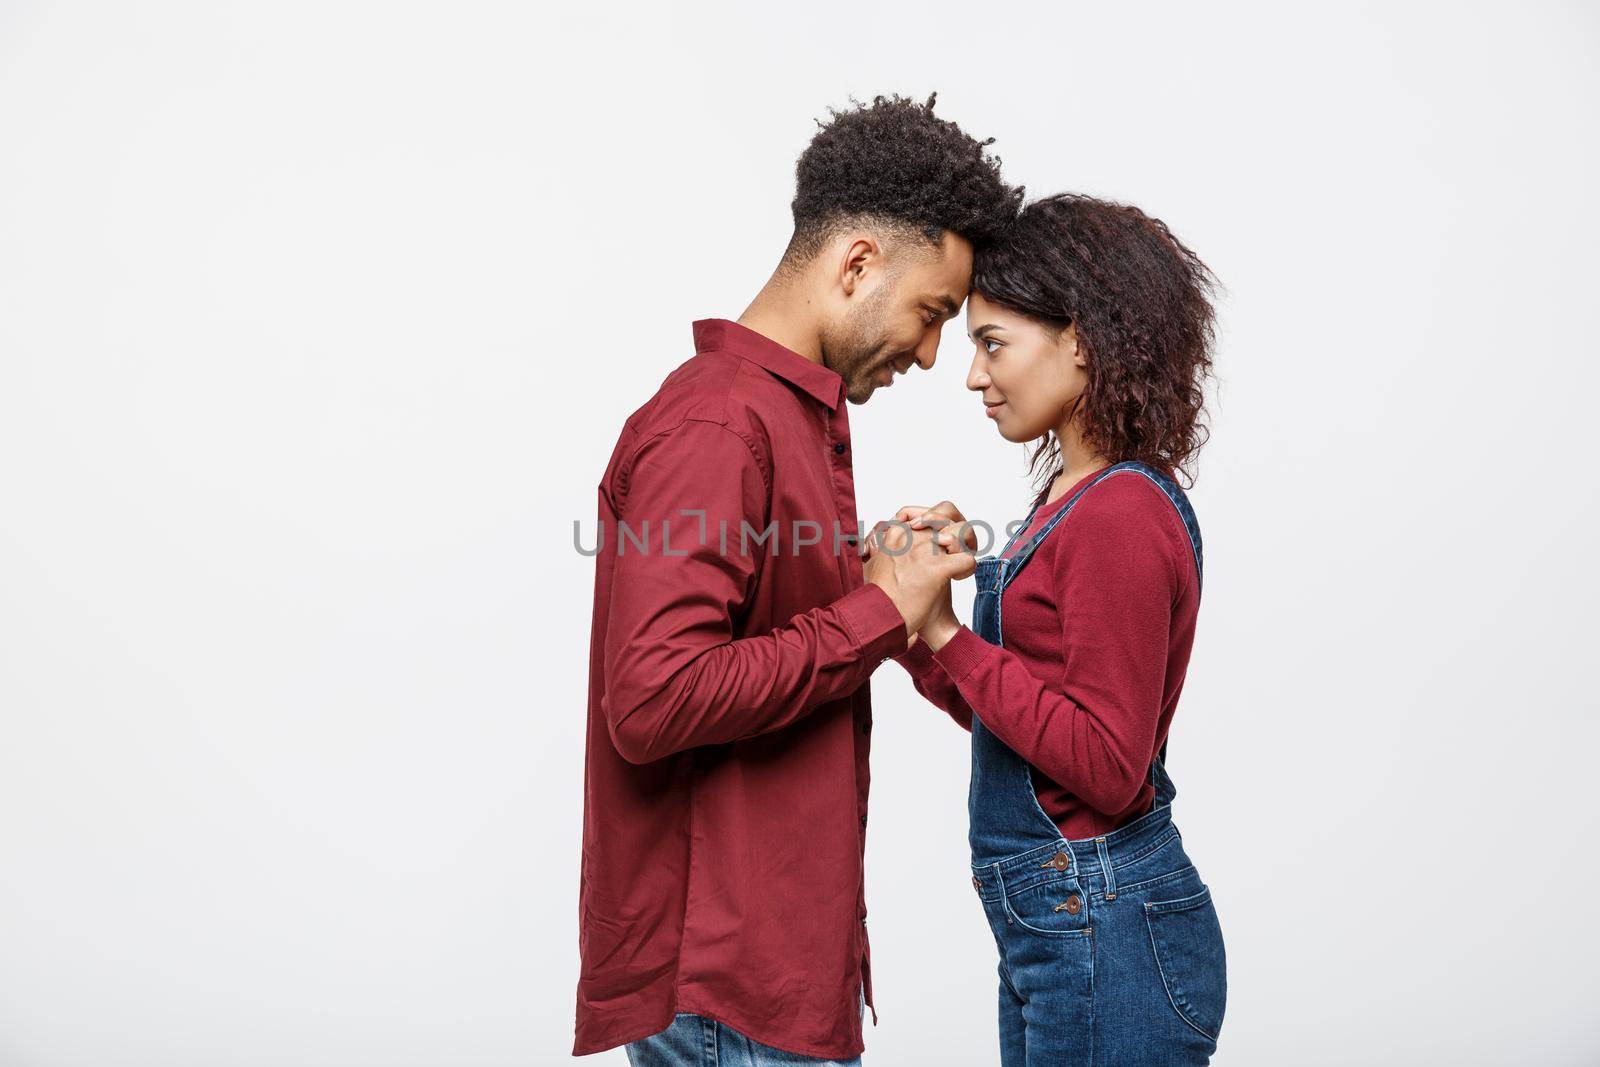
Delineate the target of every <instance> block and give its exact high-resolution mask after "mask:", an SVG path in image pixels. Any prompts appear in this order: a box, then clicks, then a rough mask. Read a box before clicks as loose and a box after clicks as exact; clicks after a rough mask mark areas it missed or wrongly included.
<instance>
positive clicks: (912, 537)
mask: <svg viewBox="0 0 1600 1067" xmlns="http://www.w3.org/2000/svg"><path fill="white" fill-rule="evenodd" d="M908 525H909V523H906V522H904V521H902V520H898V519H897V520H895V522H893V523H884V522H881V523H879V524H878V525H877V526H875V527H873V530H872V533H871V534H870V535H869V536H868V538H867V544H866V545H865V551H866V555H867V561H866V565H865V572H866V579H867V581H869V582H872V583H873V584H875V585H877V586H878V587H879V588H881V589H882V590H883V591H884V592H885V593H887V594H888V595H889V599H890V600H892V601H894V606H895V607H896V608H898V609H899V610H900V616H901V618H903V619H905V621H906V631H907V635H908V639H907V644H906V647H908V648H909V647H910V636H909V635H911V634H914V633H916V632H917V631H919V630H921V629H923V627H924V626H926V625H927V624H928V622H929V620H930V619H933V618H935V617H936V616H938V617H940V618H941V619H943V620H945V621H946V622H948V620H950V619H953V618H954V617H955V613H954V611H952V610H948V608H949V603H950V582H951V581H952V580H953V579H956V578H965V577H967V576H968V575H970V574H972V572H973V571H974V570H975V569H976V568H977V563H976V560H975V557H974V556H973V555H972V553H971V552H970V551H963V550H962V549H960V548H956V549H955V550H954V551H951V550H950V548H949V547H948V546H947V545H944V544H941V543H940V542H939V536H940V534H936V533H935V532H934V531H933V530H931V529H929V528H926V527H924V528H921V529H918V530H915V531H912V530H909V529H907V526H908ZM943 536H944V537H945V538H946V539H947V540H948V542H949V544H950V545H952V546H953V545H954V544H955V543H956V538H955V535H954V532H953V531H952V532H948V533H943ZM951 632H954V631H953V630H951ZM947 639H948V637H946V640H947ZM943 643H944V642H943V641H941V642H940V644H941V645H942V644H943Z"/></svg>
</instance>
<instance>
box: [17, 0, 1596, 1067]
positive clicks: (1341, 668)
mask: <svg viewBox="0 0 1600 1067" xmlns="http://www.w3.org/2000/svg"><path fill="white" fill-rule="evenodd" d="M1109 7H1110V5H1105V4H1096V5H1087V4H1085V5H1078V4H1063V3H1054V4H1048V5H1040V6H1039V7H1037V8H1020V7H1010V6H1007V5H1001V4H968V5H954V4H932V3H918V4H915V5H909V4H908V5H904V6H901V7H899V8H897V9H891V8H888V7H882V8H880V7H876V6H873V5H829V4H819V5H811V6H806V5H798V4H788V5H781V6H780V5H770V4H766V5H742V6H732V5H730V6H727V7H723V8H716V9H713V8H707V7H703V6H701V7H697V8H695V9H693V10H691V9H689V8H687V7H685V6H683V5H678V4H670V5H668V4H652V5H648V6H640V7H637V8H632V9H623V8H619V7H615V6H613V5H565V6H563V7H557V8H554V9H551V8H536V7H535V6H533V5H506V6H480V5H469V4H451V5H444V4H439V5H433V6H420V5H409V4H393V3H385V4H376V3H374V4H366V5H360V6H352V5H342V4H304V5H302V4H286V3H272V4H265V3H263V4H259V5H255V6H246V5H220V4H214V3H195V4H191V5H187V6H181V5H169V4H161V5H138V6H137V8H135V6H134V5H120V4H109V3H108V4H82V5H75V4H30V3H19V2H16V0H9V2H7V3H5V4H4V5H3V6H0V714H3V735H0V1064H3V1065H4V1067H60V1065H84V1067H88V1065H95V1067H105V1065H152V1067H187V1065H195V1067H223V1065H228V1067H232V1065H258V1064H259V1065H274V1067H277V1065H295V1067H299V1065H306V1067H313V1065H315V1067H321V1065H328V1067H345V1065H351V1067H354V1065H375V1067H378V1065H381V1067H404V1065H419V1067H423V1065H425V1067H435V1065H437V1067H489V1065H522V1064H545V1063H557V1064H558V1063H562V1062H567V1054H568V1051H569V1050H570V1047H571V1040H572V1018H573V991H574V984H575V981H576V976H577V931H576V916H577V906H576V893H577V888H578V857H579V833H580V802H581V796H580V779H581V773H582V752H583V735H584V721H585V692H586V678H585V674H584V665H585V662H586V656H587V650H588V635H589V612H590V600H591V596H592V580H593V562H592V560H590V559H587V558H583V557H580V556H578V555H577V554H576V552H575V551H574V550H573V547H572V537H573V533H572V523H573V520H574V519H579V520H582V521H583V522H584V523H585V524H586V528H588V529H591V530H592V524H593V522H594V517H595V503H596V501H595V487H596V484H597V483H598V480H599V477H600V474H601V472H602V470H603V468H604V466H605V463H606V460H607V457H608V456H609V454H610V451H611V448H612V445H613V443H614V440H615V435H616V432H617V430H618V428H619V427H620V426H621V423H622V421H623V419H624V418H625V417H626V416H627V414H628V413H629V412H630V411H632V410H633V409H634V408H635V407H637V406H638V405H639V404H640V403H642V402H643V401H644V400H645V399H646V398H647V397H648V396H649V395H650V394H651V393H652V391H653V390H654V388H655V386H656V385H657V383H658V382H659V381H660V380H661V378H662V377H664V376H665V375H666V373H667V372H668V371H670V370H671V369H672V368H673V367H674V366H676V365H677V364H678V363H679V362H681V361H682V360H683V359H686V358H688V356H689V355H691V354H692V348H691V343H690V330H689V324H690V322H691V321H692V320H693V319H695V318H700V317H706V316H716V315H722V316H728V317H735V316H737V315H738V314H739V312H740V311H742V309H743V308H744V306H745V304H746V303H747V301H748V300H749V298H750V297H751V296H752V295H753V294H754V292H755V291H756V289H757V288H758V286H759V285H760V284H761V282H762V281H763V280H764V279H765V278H766V276H767V273H768V271H769V270H770V269H771V267H772V266H773V264H774V262H775V261H776V259H777V256H778V254H779V252H780V251H781V249H782V247H783V244H784V241H785V239H786V238H787V234H788V225H789V219H788V213H787V209H788V202H789V198H790V196H791V195H792V178H793V164H794V159H795V157H796V156H797V155H798V154H799V152H800V151H801V150H802V149H803V148H804V146H805V144H806V142H807V140H808V139H809V137H810V135H811V134H812V133H813V132H814V130H815V126H814V125H813V120H814V119H816V118H826V107H827V106H828V105H830V104H832V105H844V104H846V103H847V101H848V98H849V96H850V95H851V94H855V95H857V96H858V97H863V98H870V96H871V95H872V94H874V93H877V92H892V91H901V92H905V93H908V94H915V95H924V94H926V93H927V92H928V91H930V90H933V89H937V90H938V91H939V93H940V98H939V105H938V111H939V113H941V114H943V115H944V116H946V117H948V118H951V119H955V120H957V121H959V122H961V123H963V124H964V125H965V127H966V128H967V129H968V130H969V132H971V133H973V134H975V135H976V136H978V137H980V138H981V137H986V136H991V135H992V136H994V137H996V138H998V142H997V144H996V145H995V150H996V151H998V152H999V154H1000V155H1001V156H1002V158H1003V159H1004V161H1005V168H1006V172H1007V174H1008V176H1009V177H1010V178H1011V179H1012V180H1013V181H1019V182H1025V183H1026V184H1027V186H1028V187H1029V189H1030V191H1032V192H1034V193H1036V194H1044V193H1049V192H1054V191H1058V190H1061V189H1076V190H1083V191H1088V192H1092V193H1097V194H1102V195H1108V196H1113V197H1117V198H1121V199H1125V200H1128V201H1131V202H1134V203H1137V204H1140V205H1141V206H1143V207H1145V208H1146V209H1148V210H1149V211H1150V212H1151V213H1153V214H1156V215H1158V216H1160V217H1162V218H1164V219H1165V220H1167V222H1168V223H1170V224H1171V226H1172V227H1173V228H1174V230H1175V231H1176V232H1177V233H1178V234H1179V235H1180V236H1182V237H1183V238H1184V239H1186V240H1187V241H1188V242H1189V243H1190V244H1191V245H1192V246H1193V247H1194V248H1196V249H1197V250H1198V251H1199V252H1200V253H1201V254H1202V255H1203V256H1204V257H1205V258H1206V259H1207V261H1208V262H1209V263H1210V264H1211V265H1212V266H1213V267H1214V268H1215V270H1216V271H1217V273H1218V274H1219V275H1220V276H1221V277H1222V279H1223V280H1224V282H1225V283H1226V284H1227V286H1228V291H1227V294H1226V297H1225V299H1224V301H1223V304H1222V324H1223V335H1222V341H1221V347H1220V355H1219V361H1218V369H1219V372H1220V375H1221V378H1222V384H1221V388H1220V393H1219V396H1218V398H1217V401H1216V403H1215V404H1214V412H1215V416H1214V423H1215V434H1214V438H1213V441H1212V443H1211V445H1210V446H1209V447H1208V449H1207V450H1206V451H1205V453H1204V455H1203V459H1202V464H1201V470H1200V479H1199V483H1198V485H1197V487H1196V489H1195V492H1194V494H1193V497H1194V501H1195V504H1196V507H1197V509H1198V512H1199V515H1200V518H1201V522H1202V524H1203V527H1204V532H1205V540H1206V548H1207V583H1206V603H1205V606H1204V609H1203V611H1202V613H1201V622H1200V633H1199V639H1198V641H1197V644H1196V647H1195V652H1194V661H1193V666H1192V668H1191V670H1190V674H1189V681H1188V685H1187V688H1186V689H1185V694H1184V700H1183V705H1182V708H1181V710H1180V712H1179V714H1178V717H1177V725H1176V728H1175V731H1174V735H1173V738H1172V748H1171V766H1172V771H1173V775H1174V777H1175V779H1176V781H1177V783H1178V788H1179V799H1178V802H1177V808H1176V812H1177V817H1178V819H1179V822H1180V825H1181V826H1182V828H1183V830H1184V833H1185V835H1186V838H1187V843H1188V845H1189V847H1190V850H1191V853H1192V854H1193V855H1194V857H1195V858H1196V860H1197V862H1198V863H1199V865H1200V868H1201V871H1202V873H1203V874H1204V876H1205V878H1206V880H1207V881H1208V882H1209V883H1210V884H1211V885H1212V887H1213V889H1214V892H1215V895H1216V900H1217V907H1218V910H1219V913H1220V915H1221V918H1222V923H1223V927H1224V930H1225V932H1226V936H1227V946H1228V954H1229V960H1230V975H1229V978H1230V998H1229V1004H1228V1014H1227V1024H1226V1026H1225V1027H1224V1032H1223V1037H1222V1048H1221V1052H1220V1054H1219V1056H1218V1058H1217V1062H1218V1063H1220V1064H1227V1065H1230V1067H1240V1065H1245V1064H1270V1065H1281V1064H1358V1063H1359V1064H1451V1065H1456V1064H1506V1063H1541V1064H1544V1063H1549V1064H1578V1063H1594V1062H1597V1061H1600V1022H1597V1021H1596V1020H1597V1018H1600V1013H1597V1010H1596V1007H1595V1004H1594V1001H1595V998H1596V995H1597V994H1600V984H1597V980H1596V978H1595V971H1594V966H1593V962H1594V959H1595V956H1596V953H1597V952H1600V920H1597V919H1596V914H1597V913H1596V909H1595V906H1594V901H1593V899H1592V898H1593V894H1594V892H1595V885H1596V876H1597V875H1600V863H1597V860H1596V847H1597V844H1600V842H1597V835H1596V829H1597V827H1596V816H1595V814H1594V810H1593V808H1592V807H1591V804H1590V796H1591V790H1590V788H1589V785H1590V771H1589V766H1590V760H1591V758H1592V753H1593V752H1594V751H1595V750H1596V745H1597V742H1600V736H1597V733H1600V731H1597V728H1596V715H1595V713H1596V703H1597V702H1596V699H1595V696H1594V686H1593V682H1592V671H1593V659H1592V656H1593V644H1594V638H1595V636H1596V634H1595V626H1594V623H1593V610H1594V604H1595V601H1596V597H1597V595H1600V583H1597V579H1596V567H1595V562H1594V560H1595V555H1594V546H1595V543H1596V537H1595V531H1594V525H1595V523H1596V521H1597V520H1600V509H1597V503H1596V491H1595V488H1594V482H1593V474H1592V468H1593V464H1592V451H1593V446H1594V441H1595V434H1594V426H1595V423H1596V419H1595V415H1594V412H1595V406H1596V395H1595V393H1596V387H1597V386H1600V373H1597V370H1596V358H1597V355H1600V352H1597V345H1596V342H1595V332H1594V331H1595V319H1594V307H1595V305H1596V289H1597V284H1600V272H1597V267H1596V264H1597V262H1600V253H1597V238H1600V214H1597V211H1596V206H1595V190H1596V189H1597V188H1600V166H1597V154H1596V144H1595V140H1596V138H1595V129H1596V114H1595V112H1596V107H1595V104H1596V90H1597V88H1600V76H1597V74H1596V70H1597V62H1596V61H1597V60H1600V25H1597V15H1596V13H1595V10H1594V8H1593V7H1592V6H1590V5H1580V4H1567V5H1557V4H1544V5H1532V4H1528V3H1520V4H1505V5H1497V6H1488V5H1471V4H1439V5H1432V6H1414V5H1394V4H1370V5H1359V6H1355V7H1346V6H1341V8H1340V10H1338V11H1337V12H1336V11H1334V10H1333V9H1331V8H1327V7H1323V8H1310V7H1307V6H1303V5H1280V4H1259V5H1245V6H1241V5H1216V4H1174V5H1165V6H1152V5H1138V6H1137V7H1123V8H1120V9H1119V10H1118V11H1116V12H1111V11H1108V8H1109ZM580 8H581V9H582V10H579V9H580ZM963 326H964V323H963V322H962V320H960V319H958V320H957V321H956V322H955V323H953V324H952V325H951V327H950V328H949V330H948V333H947V336H946V338H945V347H944V349H943V350H942V352H943V354H942V355H941V356H940V359H939V362H938V364H937V365H936V366H935V367H934V368H933V370H932V371H931V372H930V373H926V374H913V375H910V376H908V377H906V378H903V379H901V380H900V382H899V383H898V384H897V385H896V386H895V388H894V389H893V390H891V391H889V392H886V393H880V394H879V396H878V397H876V398H874V399H873V400H872V402H871V403H870V404H869V405H867V406H865V407H859V408H852V409H851V421H852V427H853V431H854V434H855V437H856V442H857V449H856V469H857V476H858V491H859V503H860V507H861V512H862V517H863V518H865V519H867V520H869V521H870V520H872V519H875V518H880V517H883V516H884V515H886V514H887V513H888V512H890V511H891V510H892V509H894V508H895V507H897V506H899V505H901V504H905V503H911V502H928V501H930V500H931V499H937V498H938V497H941V496H949V497H951V498H953V499H955V500H956V501H957V502H958V503H959V504H961V505H962V506H963V507H964V508H965V509H966V511H967V512H968V514H976V515H981V516H998V517H1002V518H1014V517H1018V516H1019V515H1020V514H1021V512H1022V509H1023V507H1024V505H1025V503H1026V497H1027V484H1026V482H1025V480H1024V477H1023V473H1024V467H1023V450H1022V449H1021V447H1020V446H1015V445H1008V444H1006V443H1005V442H1003V441H1001V440H999V438H998V437H997V436H995V434H994V431H993V428H992V425H991V424H990V423H988V422H987V421H986V420H985V419H984V418H983V417H982V414H981V411H980V408H979V405H978V403H977V401H976V400H975V399H974V398H973V397H972V396H971V395H970V394H968V393H966V391H965V390H964V389H963V379H964V376H965V373H966V367H967V362H968V358H969V353H968V352H967V351H966V350H965V348H964V345H963V343H962V341H961V330H962V328H963ZM935 433H937V434H939V435H940V436H941V437H942V438H943V440H944V441H945V442H947V443H948V446H949V447H948V449H947V451H946V452H945V453H944V456H943V459H942V461H941V462H940V463H939V464H937V465H934V466H929V465H926V464H923V465H919V466H916V467H914V468H913V467H911V466H909V465H908V464H906V462H905V450H907V449H908V447H909V446H908V442H918V441H921V440H924V439H925V438H926V436H927V435H930V434H935ZM970 595H971V594H970V589H969V588H963V589H962V590H961V591H960V592H959V593H958V608H960V609H961V610H962V611H965V606H966V604H967V603H969V602H970ZM874 697H875V701H876V706H877V722H878V728H877V729H876V730H875V731H874V734H873V737H874V742H875V744H874V752H875V755H874V772H875V778H874V791H873V818H872V830H871V832H870V834H869V845H868V883H869V884H868V906H869V909H870V910H871V914H872V920H871V922H872V930H873V944H874V961H875V964H876V987H877V993H878V1001H879V1011H880V1015H881V1025H880V1026H879V1027H878V1028H876V1029H869V1031H868V1035H867V1039H868V1055H867V1062H868V1063H869V1064H876V1065H879V1067H891V1065H893V1067H899V1065H922V1064H954V1065H969V1064H989V1063H993V1062H995V1059H996V1056H995V1052H994V1047H995V1034H994V1028H995V1027H994V995H995V993H994V986H995V979H994V957H993V946H992V943H991V942H990V939H989V934H988V931H987V928H986V927H985V925H984V923H983V920H982V917H981V914H980V912H979V910H978V909H977V907H976V905H975V903H974V901H973V899H972V893H971V886H970V884H969V882H968V878H967V870H966V864H967V857H966V854H965V837H964V835H965V795H966V759H967V755H966V747H965V740H966V738H965V735H964V734H962V733H961V732H960V731H959V730H957V729H956V728H954V727H953V726H951V724H950V723H949V722H948V720H947V719H946V718H945V717H944V715H943V714H942V713H940V712H938V711H937V710H935V709H934V708H932V707H931V706H928V705H926V704H923V703H921V702H920V700H919V699H918V698H917V697H916V696H915V694H914V693H913V691H912V690H911V687H910V685H909V683H908V681H907V679H906V677H905V675H904V673H903V672H902V671H900V669H899V668H898V667H896V666H894V665H889V666H887V667H885V668H884V670H883V671H882V672H880V674H879V676H878V677H877V678H876V679H875V681H874ZM590 1062H596V1063H607V1064H620V1063H622V1062H623V1056H622V1053H621V1052H620V1051H619V1052H615V1053H609V1054H606V1055H603V1056H599V1057H596V1058H595V1059H594V1060H592V1061H590Z"/></svg>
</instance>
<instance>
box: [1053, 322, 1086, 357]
mask: <svg viewBox="0 0 1600 1067" xmlns="http://www.w3.org/2000/svg"><path fill="white" fill-rule="evenodd" d="M1056 343H1057V344H1059V345H1060V346H1061V350H1062V352H1064V353H1066V356H1067V358H1068V359H1070V360H1072V365H1073V366H1075V367H1087V366H1088V365H1089V354H1088V353H1087V352H1085V351H1084V350H1083V346H1082V345H1081V344H1079V343H1078V324H1077V323H1075V322H1069V323H1067V328H1066V329H1065V330H1062V331H1061V340H1059V341H1057V342H1056Z"/></svg>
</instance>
